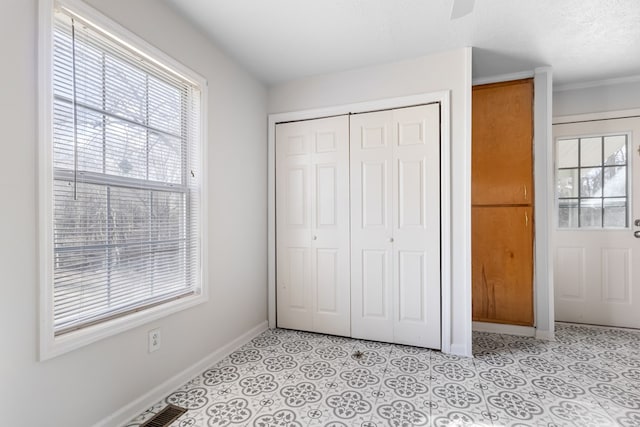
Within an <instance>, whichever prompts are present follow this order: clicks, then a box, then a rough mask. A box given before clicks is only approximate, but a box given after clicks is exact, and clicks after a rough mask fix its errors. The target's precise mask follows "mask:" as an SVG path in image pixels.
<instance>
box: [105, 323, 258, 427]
mask: <svg viewBox="0 0 640 427" xmlns="http://www.w3.org/2000/svg"><path fill="white" fill-rule="evenodd" d="M265 330H267V321H264V322H262V323H260V324H259V325H257V326H255V327H254V328H251V329H250V330H248V331H247V332H245V333H244V334H242V335H240V336H239V337H238V338H236V339H234V340H233V341H231V342H230V343H228V344H226V345H224V346H222V347H220V348H219V349H217V350H215V351H214V352H213V353H211V354H209V355H208V356H206V357H204V358H202V359H201V360H199V361H197V362H196V363H194V364H193V365H191V366H190V367H188V368H186V369H184V370H183V371H181V372H179V373H177V374H176V375H174V376H173V377H171V378H169V379H168V380H166V381H164V382H163V383H162V384H160V385H158V386H157V387H154V388H153V389H152V390H150V391H149V392H147V393H145V394H143V395H142V396H140V397H139V398H137V399H136V400H134V401H133V402H131V403H129V404H127V405H125V406H123V407H122V408H120V409H118V410H117V411H116V412H114V413H113V414H111V415H109V416H108V417H106V418H103V419H102V420H100V421H98V422H97V423H95V424H94V425H93V427H111V426H119V425H124V424H126V423H127V422H129V421H131V419H133V418H134V417H136V416H137V415H139V414H141V413H142V412H144V411H145V410H147V409H148V408H150V407H151V406H152V405H153V404H155V403H157V402H158V401H160V400H161V399H163V398H165V397H166V396H167V395H168V394H170V393H171V392H173V391H175V390H176V389H178V388H180V387H181V386H182V385H183V384H185V383H186V382H188V381H190V380H191V379H193V378H194V377H195V376H197V375H200V374H201V373H202V372H203V371H205V370H207V369H209V368H210V367H212V366H213V365H215V364H216V363H218V362H219V361H221V360H222V359H224V358H225V357H227V356H228V355H230V354H231V353H233V352H234V351H235V350H237V349H238V348H240V347H242V346H243V345H244V344H246V343H248V342H249V341H251V340H252V339H253V338H255V337H256V336H258V335H260V334H261V333H262V332H264V331H265Z"/></svg>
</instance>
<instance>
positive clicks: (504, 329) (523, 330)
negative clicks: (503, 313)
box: [473, 322, 536, 337]
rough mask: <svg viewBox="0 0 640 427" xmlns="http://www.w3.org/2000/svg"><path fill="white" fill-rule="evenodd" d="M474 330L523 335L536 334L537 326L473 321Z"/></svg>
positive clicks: (531, 335) (533, 335)
mask: <svg viewBox="0 0 640 427" xmlns="http://www.w3.org/2000/svg"><path fill="white" fill-rule="evenodd" d="M473 330H474V331H477V332H490V333H494V334H507V335H519V336H522V337H535V336H536V328H534V327H532V326H517V325H503V324H501V323H489V322H473Z"/></svg>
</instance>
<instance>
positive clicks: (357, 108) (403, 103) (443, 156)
mask: <svg viewBox="0 0 640 427" xmlns="http://www.w3.org/2000/svg"><path fill="white" fill-rule="evenodd" d="M436 102H439V103H440V143H441V145H440V197H441V199H440V234H441V242H440V243H441V247H440V266H441V277H440V304H441V312H440V319H441V321H440V328H441V342H442V352H443V353H451V319H452V318H453V315H454V314H455V315H456V316H462V317H461V318H466V317H467V315H470V313H452V310H451V297H452V295H451V292H452V286H451V91H450V90H443V91H439V92H430V93H421V94H416V95H410V96H403V97H397V98H387V99H380V100H374V101H366V102H358V103H353V104H344V105H337V106H332V107H326V108H318V109H310V110H300V111H292V112H286V113H275V114H269V115H268V146H267V159H268V160H267V161H268V166H267V168H268V179H267V194H268V214H267V218H268V220H267V222H268V234H267V242H268V243H267V245H268V250H267V275H268V288H267V301H268V302H267V304H268V305H267V308H268V320H269V328H275V327H276V216H275V212H276V208H275V201H276V198H275V190H276V188H275V176H276V175H275V136H276V124H277V123H282V122H289V121H296V120H308V119H317V118H322V117H330V116H338V115H344V114H350V113H366V112H371V111H377V110H390V109H395V108H403V107H412V106H416V105H422V104H431V103H436Z"/></svg>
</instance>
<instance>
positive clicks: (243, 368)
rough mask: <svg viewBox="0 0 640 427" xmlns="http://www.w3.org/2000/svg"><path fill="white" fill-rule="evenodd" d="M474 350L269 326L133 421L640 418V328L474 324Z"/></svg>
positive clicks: (182, 424)
mask: <svg viewBox="0 0 640 427" xmlns="http://www.w3.org/2000/svg"><path fill="white" fill-rule="evenodd" d="M473 351H474V358H473V359H471V358H462V357H457V356H451V355H446V354H442V353H440V352H438V351H431V350H428V349H421V348H416V347H410V346H402V345H393V344H386V343H378V342H372V341H363V340H356V339H350V338H344V337H335V336H328V335H322V334H314V333H309V332H300V331H291V330H284V329H274V330H269V331H266V332H264V333H263V334H261V335H260V336H258V337H256V338H254V339H253V340H252V341H251V342H249V343H248V344H246V345H245V346H243V347H242V348H240V349H238V350H237V351H235V352H233V353H232V354H231V355H229V356H228V357H227V358H225V359H224V360H222V361H221V362H220V363H218V364H217V365H216V366H212V367H211V368H209V369H207V370H206V371H205V372H203V373H202V374H201V375H199V376H198V377H196V378H194V379H192V380H191V381H189V382H188V383H187V384H185V385H184V386H183V387H181V388H180V389H178V390H176V391H174V392H173V393H171V394H170V395H168V396H167V397H166V398H165V399H163V400H162V401H160V402H158V403H156V404H155V405H153V406H152V407H151V408H149V409H148V410H147V411H145V412H144V413H142V414H140V415H139V416H137V417H136V418H135V419H133V420H131V421H130V422H129V423H128V424H127V425H126V427H138V426H140V425H142V424H143V423H144V422H145V421H147V420H149V419H150V418H151V417H153V415H154V414H156V413H157V412H158V411H160V410H161V409H162V408H164V406H166V404H168V403H173V404H175V405H178V406H182V407H185V408H188V411H187V412H186V413H185V414H183V415H182V416H181V417H180V418H179V419H177V420H176V421H174V423H173V424H172V427H214V426H229V427H235V426H249V427H348V426H357V427H383V426H389V427H410V426H433V427H447V426H451V427H463V426H478V427H488V426H492V427H493V426H495V427H502V426H514V427H515V426H536V427H560V426H578V427H583V426H586V427H587V426H588V427H590V426H593V427H600V426H602V427H604V426H623V427H633V426H635V427H640V331H638V330H631V329H615V328H605V327H596V326H584V325H573V324H565V323H558V324H557V325H556V341H540V340H535V339H533V338H526V337H519V336H510V335H500V334H491V333H474V335H473Z"/></svg>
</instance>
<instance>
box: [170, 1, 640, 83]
mask: <svg viewBox="0 0 640 427" xmlns="http://www.w3.org/2000/svg"><path fill="white" fill-rule="evenodd" d="M166 1H167V2H168V3H170V4H171V6H172V7H173V8H174V9H176V10H177V11H178V12H180V13H181V14H183V15H184V16H185V17H187V19H189V20H191V21H192V22H194V23H195V24H196V25H197V26H198V27H200V28H201V29H202V30H203V31H204V32H205V33H206V34H207V35H208V36H209V37H210V38H211V40H213V41H214V43H215V44H216V45H218V46H219V47H221V48H222V49H223V50H224V51H226V52H227V53H228V54H229V55H230V56H232V57H233V58H235V59H236V60H237V61H238V62H240V63H241V64H243V65H244V66H245V67H246V68H247V69H248V70H249V71H250V72H252V73H253V74H254V75H255V76H256V77H258V78H259V79H261V80H262V81H264V82H265V83H267V84H276V83H279V82H283V81H287V80H292V79H297V78H301V77H305V76H309V75H315V74H322V73H327V72H333V71H341V70H346V69H352V68H358V67H363V66H367V65H372V64H379V63H384V62H391V61H397V60H402V59H408V58H412V57H416V56H421V55H428V54H431V53H435V52H440V51H444V50H450V49H455V48H460V47H464V46H473V47H474V51H473V76H474V78H479V77H488V76H493V75H498V74H505V73H514V72H518V71H527V70H531V69H533V68H534V67H538V66H544V65H550V66H552V67H553V72H554V81H555V83H556V84H569V83H581V82H587V81H597V80H604V79H612V78H620V77H627V76H636V75H639V74H640V1H639V0H476V2H475V9H474V11H473V12H472V13H471V14H470V15H467V16H465V17H462V18H459V19H456V20H450V19H449V17H450V13H451V6H452V0H166Z"/></svg>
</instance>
